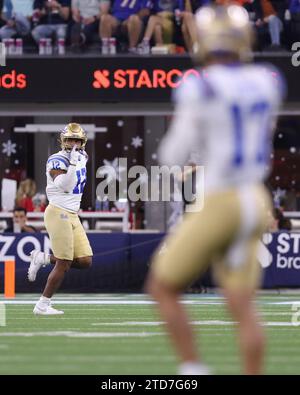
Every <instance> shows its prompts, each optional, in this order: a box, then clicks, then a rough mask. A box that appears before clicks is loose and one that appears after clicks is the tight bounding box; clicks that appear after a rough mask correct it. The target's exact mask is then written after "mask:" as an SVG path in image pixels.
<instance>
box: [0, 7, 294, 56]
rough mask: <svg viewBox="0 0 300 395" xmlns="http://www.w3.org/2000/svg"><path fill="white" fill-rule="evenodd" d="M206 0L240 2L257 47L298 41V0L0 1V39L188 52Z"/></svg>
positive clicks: (279, 46) (275, 47)
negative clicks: (44, 40) (164, 48)
mask: <svg viewBox="0 0 300 395" xmlns="http://www.w3.org/2000/svg"><path fill="white" fill-rule="evenodd" d="M211 3H217V4H228V3H238V4H240V5H242V6H243V7H245V9H246V10H247V11H248V13H249V17H250V20H251V22H252V24H253V26H254V27H255V30H256V31H257V33H258V37H259V39H258V41H257V44H256V49H257V50H269V49H271V50H287V49H290V46H291V44H292V43H293V42H295V41H299V40H300V0H0V9H1V10H2V12H1V19H0V26H1V28H0V39H1V40H4V39H9V38H22V39H23V40H24V42H25V46H26V45H28V46H30V45H31V46H32V47H33V48H37V47H38V46H39V45H40V42H41V40H43V39H52V42H53V44H57V43H58V42H59V40H60V42H63V43H64V44H63V45H65V44H66V45H67V46H69V47H70V49H71V50H72V51H77V52H79V51H81V50H85V49H89V48H91V45H93V44H94V46H96V48H98V49H99V51H100V50H101V51H102V53H104V54H109V53H112V54H113V53H116V52H119V51H121V52H122V51H123V52H130V53H139V54H148V53H150V52H151V48H153V47H155V48H157V47H158V48H159V47H162V46H168V47H169V49H170V52H184V51H188V52H192V51H193V48H194V44H195V41H196V30H195V28H194V24H193V20H194V14H195V11H196V10H197V9H198V8H200V7H202V6H204V5H206V4H211Z"/></svg>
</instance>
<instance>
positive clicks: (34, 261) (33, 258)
mask: <svg viewBox="0 0 300 395" xmlns="http://www.w3.org/2000/svg"><path fill="white" fill-rule="evenodd" d="M47 264H48V255H47V254H46V253H45V252H42V251H38V250H32V251H31V253H30V265H29V268H28V273H27V277H28V280H29V281H35V279H36V275H37V272H38V271H39V270H40V268H41V267H42V266H46V265H47Z"/></svg>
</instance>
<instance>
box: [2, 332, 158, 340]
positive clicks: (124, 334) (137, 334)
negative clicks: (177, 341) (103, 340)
mask: <svg viewBox="0 0 300 395" xmlns="http://www.w3.org/2000/svg"><path fill="white" fill-rule="evenodd" d="M162 335H164V333H163V332H75V331H48V332H2V333H1V332H0V337H34V336H46V337H59V336H65V337H89V338H97V337H149V336H162Z"/></svg>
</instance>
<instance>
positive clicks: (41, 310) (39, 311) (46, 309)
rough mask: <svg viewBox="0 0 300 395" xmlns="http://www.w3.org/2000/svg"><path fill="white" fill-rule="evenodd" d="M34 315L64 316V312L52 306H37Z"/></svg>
mask: <svg viewBox="0 0 300 395" xmlns="http://www.w3.org/2000/svg"><path fill="white" fill-rule="evenodd" d="M33 313H34V314H35V315H62V314H64V312H63V311H62V310H56V309H54V308H53V307H51V306H50V305H49V306H47V305H45V306H40V305H38V304H36V305H35V307H34V309H33Z"/></svg>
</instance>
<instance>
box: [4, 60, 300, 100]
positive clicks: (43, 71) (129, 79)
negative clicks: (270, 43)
mask: <svg viewBox="0 0 300 395" xmlns="http://www.w3.org/2000/svg"><path fill="white" fill-rule="evenodd" d="M256 60H257V61H260V62H268V63H271V64H273V65H275V66H276V67H277V68H278V70H281V72H282V73H283V74H284V75H285V77H286V80H287V84H288V101H300V79H299V78H298V72H299V70H298V68H297V67H293V66H292V64H291V61H290V58H289V57H282V58H272V57H268V58H265V59H264V58H262V57H260V58H258V59H256ZM269 72H271V73H272V76H273V77H274V83H277V74H278V73H277V71H276V70H273V71H270V70H269ZM190 75H194V76H195V77H196V78H199V77H200V74H199V71H197V70H195V68H194V67H193V64H192V61H191V59H190V58H189V57H188V56H150V57H142V56H139V57H135V56H130V57H126V56H122V57H121V56H116V57H113V56H110V57H88V56H82V57H72V56H67V57H63V58H58V57H50V58H48V57H44V58H43V57H41V56H31V57H30V56H28V57H26V56H22V57H19V58H17V57H15V58H8V59H7V62H6V66H3V67H0V102H2V103H11V102H14V103H17V102H26V103H28V102H34V103H43V102H44V103H45V102H54V103H58V102H60V103H62V102H69V103H75V102H77V103H81V102H94V103H96V102H125V103H126V102H141V103H147V102H148V103H149V102H169V101H170V97H171V91H172V89H176V88H177V87H179V86H180V85H181V84H184V82H185V80H186V79H187V78H188V77H189V76H190ZM203 77H204V78H205V73H204V75H203Z"/></svg>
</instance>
